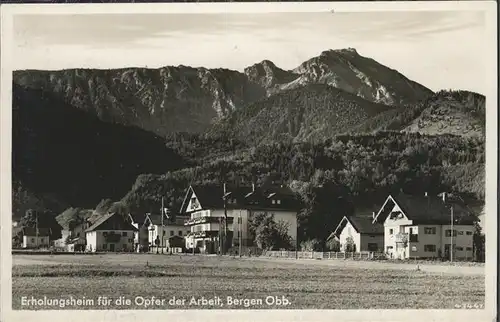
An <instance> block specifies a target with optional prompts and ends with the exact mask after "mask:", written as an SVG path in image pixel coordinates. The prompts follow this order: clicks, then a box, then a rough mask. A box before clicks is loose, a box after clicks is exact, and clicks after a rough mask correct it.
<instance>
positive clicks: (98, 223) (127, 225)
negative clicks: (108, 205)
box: [85, 212, 136, 232]
mask: <svg viewBox="0 0 500 322" xmlns="http://www.w3.org/2000/svg"><path fill="white" fill-rule="evenodd" d="M114 215H118V216H121V215H120V214H118V213H116V212H110V213H107V214H105V215H101V217H99V218H98V219H97V220H96V221H95V222H94V223H93V224H92V226H90V227H89V228H87V229H86V230H85V231H86V232H88V231H93V230H97V228H99V227H100V226H101V225H103V224H104V223H105V222H107V221H108V219H110V218H111V217H113V216H114ZM122 219H123V220H122V222H121V223H120V224H122V225H123V227H120V229H119V230H136V228H135V227H134V226H132V224H131V223H130V222H129V221H128V220H125V219H124V218H122Z"/></svg>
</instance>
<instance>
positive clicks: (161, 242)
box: [144, 214, 190, 247]
mask: <svg viewBox="0 0 500 322" xmlns="http://www.w3.org/2000/svg"><path fill="white" fill-rule="evenodd" d="M187 219H189V217H187V216H179V215H177V216H175V218H174V219H169V218H166V217H164V218H163V224H162V220H161V215H159V214H147V215H146V220H145V223H144V226H145V227H146V229H147V231H148V244H149V245H150V246H160V247H169V245H170V244H172V243H174V242H171V241H174V240H178V238H172V237H180V238H181V239H182V240H184V237H185V236H186V235H187V234H188V233H189V232H190V229H189V227H186V226H185V225H184V222H185V221H186V220H187ZM175 245H178V242H177V243H175Z"/></svg>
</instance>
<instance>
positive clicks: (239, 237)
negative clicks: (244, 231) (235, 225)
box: [237, 230, 240, 238]
mask: <svg viewBox="0 0 500 322" xmlns="http://www.w3.org/2000/svg"><path fill="white" fill-rule="evenodd" d="M237 236H238V238H240V231H239V230H238V234H237Z"/></svg>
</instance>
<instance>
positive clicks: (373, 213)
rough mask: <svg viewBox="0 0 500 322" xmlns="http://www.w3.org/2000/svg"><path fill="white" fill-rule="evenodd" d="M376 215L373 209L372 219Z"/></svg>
mask: <svg viewBox="0 0 500 322" xmlns="http://www.w3.org/2000/svg"><path fill="white" fill-rule="evenodd" d="M376 215H377V214H376V213H375V211H374V212H372V219H375V216H376Z"/></svg>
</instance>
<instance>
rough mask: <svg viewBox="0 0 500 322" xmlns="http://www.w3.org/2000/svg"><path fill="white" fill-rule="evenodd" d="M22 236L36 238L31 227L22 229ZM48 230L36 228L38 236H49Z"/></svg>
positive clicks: (34, 231)
mask: <svg viewBox="0 0 500 322" xmlns="http://www.w3.org/2000/svg"><path fill="white" fill-rule="evenodd" d="M23 235H24V236H36V229H35V228H31V227H24V228H23ZM49 235H50V228H38V236H49Z"/></svg>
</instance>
